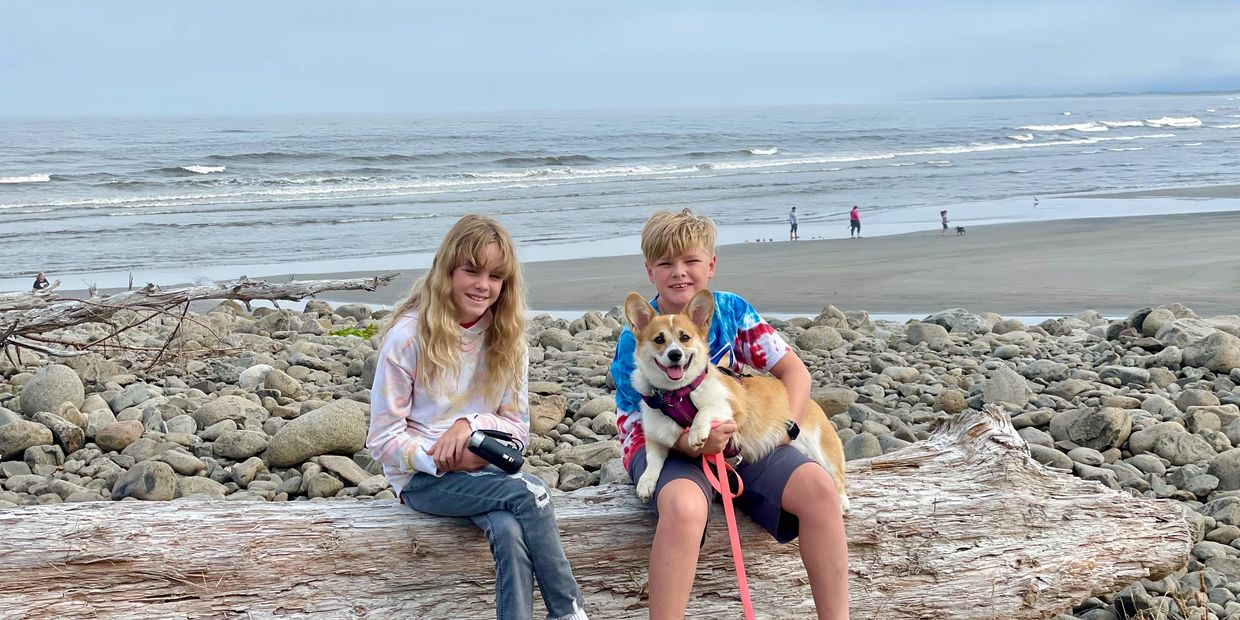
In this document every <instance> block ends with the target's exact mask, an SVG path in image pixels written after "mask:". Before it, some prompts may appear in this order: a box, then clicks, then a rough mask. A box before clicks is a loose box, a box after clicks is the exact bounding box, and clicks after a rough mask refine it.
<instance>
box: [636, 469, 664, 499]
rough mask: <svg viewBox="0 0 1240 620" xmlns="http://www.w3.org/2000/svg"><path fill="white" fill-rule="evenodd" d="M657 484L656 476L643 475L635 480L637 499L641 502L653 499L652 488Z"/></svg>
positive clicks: (657, 478)
mask: <svg viewBox="0 0 1240 620" xmlns="http://www.w3.org/2000/svg"><path fill="white" fill-rule="evenodd" d="M658 483H659V477H658V476H649V475H643V476H642V477H641V478H639V479H638V480H637V498H638V499H640V500H642V501H643V502H648V501H650V498H651V497H654V488H655V486H656V485H657V484H658Z"/></svg>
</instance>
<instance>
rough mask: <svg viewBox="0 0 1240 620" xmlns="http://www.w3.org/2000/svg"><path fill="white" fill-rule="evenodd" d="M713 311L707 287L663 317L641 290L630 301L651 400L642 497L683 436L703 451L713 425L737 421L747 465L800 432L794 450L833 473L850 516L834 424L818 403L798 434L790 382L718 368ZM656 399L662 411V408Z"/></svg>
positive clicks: (645, 421)
mask: <svg viewBox="0 0 1240 620" xmlns="http://www.w3.org/2000/svg"><path fill="white" fill-rule="evenodd" d="M714 313H715V296H714V295H713V294H712V293H711V292H710V291H708V290H701V291H698V292H697V294H695V295H694V296H693V298H692V299H691V300H690V301H689V303H688V305H686V306H685V309H684V312H682V313H680V314H663V315H660V314H658V312H657V311H656V310H655V309H654V307H653V306H651V305H650V303H649V302H647V301H646V299H645V298H644V297H642V296H641V294H640V293H630V294H629V296H628V297H627V298H626V299H625V300H624V314H625V318H626V319H628V322H629V329H630V330H632V332H633V336H634V337H635V338H636V340H637V346H636V348H635V350H634V357H635V358H636V359H635V360H634V361H635V368H634V370H633V376H632V384H633V387H634V389H636V390H637V392H638V393H639V394H641V395H642V396H643V397H644V398H643V401H642V403H641V412H642V427H643V431H644V432H645V435H646V471H645V472H644V473H643V474H642V476H641V479H640V480H638V481H637V496H638V497H639V498H641V499H642V500H643V501H649V500H650V498H651V496H652V495H653V494H654V490H655V484H656V483H657V482H658V481H659V473H660V472H662V471H663V464H664V462H665V461H666V460H667V455H668V452H669V451H670V450H671V449H672V447H673V446H675V445H676V440H677V439H678V438H679V437H680V436H681V435H682V434H684V433H686V432H687V433H688V440H689V445H690V446H691V447H692V448H693V449H694V450H699V449H701V448H702V446H703V445H705V443H706V439H707V437H708V436H709V435H710V430H711V428H712V425H714V424H715V423H717V422H724V421H730V420H734V421H735V422H736V425H737V431H736V434H734V435H733V436H732V442H733V443H734V444H735V447H736V449H738V450H739V454H740V456H741V458H742V459H743V460H744V461H745V462H751V461H757V460H760V459H762V458H763V457H765V456H766V455H768V454H770V453H771V452H772V451H773V450H775V448H777V447H779V446H780V445H781V444H782V443H783V442H784V440H785V439H786V438H787V437H789V436H790V435H793V434H796V438H795V439H793V441H792V446H793V447H794V448H796V449H797V450H799V451H800V452H801V453H802V454H804V455H805V456H807V457H809V458H810V459H811V460H813V461H814V462H816V463H818V464H819V465H822V467H823V468H824V469H826V470H827V473H829V474H831V478H832V479H834V480H835V489H836V491H837V492H838V493H839V497H840V508H841V509H842V510H843V512H844V513H847V512H848V506H849V504H848V496H847V495H846V494H845V486H844V447H843V445H842V444H841V443H840V438H839V436H838V435H836V433H835V425H833V424H832V423H831V421H830V420H828V419H827V416H826V414H825V413H823V411H822V408H821V407H819V406H818V403H815V402H814V401H812V400H811V401H810V402H809V408H808V410H807V411H806V414H805V418H804V419H803V420H801V421H800V423H799V424H798V425H797V426H799V430H800V432H799V434H797V433H795V431H794V430H793V428H794V427H792V426H791V425H790V424H789V423H790V422H792V421H794V418H793V415H792V412H791V410H790V404H789V402H788V392H787V390H786V389H785V388H784V384H783V383H781V382H780V381H779V380H778V379H776V378H774V377H769V376H754V377H748V376H747V377H742V378H739V379H738V378H736V377H734V376H733V375H732V374H730V371H725V370H724V369H722V368H719V367H717V366H714V365H713V364H711V363H710V344H709V342H710V340H709V339H710V321H711V317H713V316H714ZM685 401H688V403H689V404H686V402H685ZM652 402H653V403H656V404H659V405H662V406H661V407H659V408H656V407H655V406H652V404H651V403H652ZM668 407H672V408H674V409H675V410H671V409H668ZM685 407H688V413H686V412H685ZM694 410H696V414H694V413H693V411H694ZM665 412H666V413H665ZM673 416H675V417H676V418H679V419H680V421H679V422H678V421H677V420H676V419H674V418H673ZM690 417H691V418H692V420H691V422H690V421H689V420H688V418H690ZM682 424H683V425H682ZM725 454H727V452H726V451H725Z"/></svg>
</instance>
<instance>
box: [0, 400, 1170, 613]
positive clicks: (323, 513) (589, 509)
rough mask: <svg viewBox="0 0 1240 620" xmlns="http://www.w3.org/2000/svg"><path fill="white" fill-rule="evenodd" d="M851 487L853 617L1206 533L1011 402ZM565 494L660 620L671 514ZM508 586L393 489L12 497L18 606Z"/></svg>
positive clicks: (1127, 571) (586, 540) (289, 601)
mask: <svg viewBox="0 0 1240 620" xmlns="http://www.w3.org/2000/svg"><path fill="white" fill-rule="evenodd" d="M849 483H850V489H849V495H850V497H851V499H852V506H853V509H852V513H851V514H850V515H849V516H848V518H847V520H846V523H847V528H848V543H849V550H850V571H851V573H852V579H851V590H850V597H851V605H852V617H853V618H883V619H890V618H925V619H929V618H956V619H963V620H969V619H978V620H982V619H987V620H989V619H991V618H1005V619H1011V618H1044V617H1048V616H1050V615H1053V614H1055V613H1059V612H1063V611H1066V610H1068V609H1070V608H1071V607H1072V606H1073V605H1074V604H1076V603H1077V602H1079V601H1081V600H1082V599H1084V598H1085V597H1088V596H1090V595H1097V594H1103V593H1109V592H1114V591H1115V590H1117V589H1119V588H1121V587H1123V586H1124V585H1126V584H1128V583H1130V582H1132V581H1134V580H1136V579H1138V578H1142V577H1149V578H1153V579H1157V578H1161V577H1162V576H1164V575H1165V574H1167V573H1169V572H1171V571H1174V570H1175V569H1177V568H1180V567H1181V566H1183V565H1184V563H1185V562H1186V561H1187V558H1188V554H1189V552H1190V549H1191V546H1192V535H1191V533H1190V530H1189V526H1188V523H1187V522H1186V521H1185V519H1184V517H1183V515H1182V512H1181V509H1180V508H1179V507H1178V506H1177V505H1176V504H1173V503H1171V502H1167V501H1149V500H1144V499H1139V498H1133V497H1131V496H1129V495H1127V494H1125V493H1119V492H1116V491H1113V490H1110V489H1107V488H1105V487H1103V486H1102V485H1100V484H1098V483H1094V482H1087V481H1084V480H1080V479H1078V478H1075V477H1073V476H1070V475H1066V474H1064V473H1060V472H1056V471H1053V470H1050V469H1047V468H1045V467H1043V466H1041V465H1039V464H1037V463H1035V462H1033V461H1031V460H1030V459H1029V455H1028V451H1027V448H1026V447H1025V443H1024V441H1023V440H1021V438H1020V437H1019V436H1018V435H1017V434H1016V433H1015V431H1014V429H1013V428H1012V426H1011V424H1010V422H1009V421H1008V420H1007V418H1006V416H1005V415H1004V414H1002V413H1001V412H998V411H997V410H989V411H986V412H978V411H970V412H966V413H964V414H961V415H960V416H958V417H957V418H955V419H954V420H952V421H951V422H950V423H948V424H945V425H944V426H942V427H941V428H940V429H939V430H937V431H936V432H935V433H934V434H933V435H932V436H931V437H930V438H929V439H927V440H926V441H923V442H919V443H917V444H914V445H912V446H910V447H908V448H906V449H904V450H901V451H899V452H895V453H892V454H888V455H885V456H882V457H879V458H875V459H870V460H866V461H856V462H853V463H850V469H849ZM554 504H555V507H556V513H557V516H558V521H559V525H560V530H561V533H562V536H563V540H564V545H565V548H566V549H567V550H568V554H569V558H570V560H571V561H572V563H573V568H574V572H575V574H576V575H577V577H578V580H579V582H580V583H581V586H582V589H583V590H584V591H585V593H586V601H587V604H588V610H589V612H590V616H591V618H634V617H644V616H645V601H644V592H645V586H646V570H645V569H646V563H647V561H648V559H649V551H650V550H649V547H650V541H651V538H652V535H653V527H654V519H653V517H652V514H651V512H650V510H649V509H648V508H647V507H645V506H643V505H641V504H640V503H639V502H638V500H637V499H636V498H635V497H634V495H633V492H632V487H630V486H610V487H593V488H587V489H582V490H580V491H577V492H574V493H569V494H563V493H556V495H555V497H554ZM716 511H717V512H719V509H718V507H716ZM742 521H744V523H743V525H742V538H743V540H744V545H745V558H746V560H747V567H748V574H749V582H750V588H751V590H752V593H753V599H754V606H755V608H756V609H757V611H758V616H759V617H761V618H806V617H813V602H812V599H811V596H810V591H809V586H808V583H807V581H806V577H805V571H804V568H803V567H802V565H801V562H800V558H799V555H798V553H797V546H796V544H795V543H794V544H791V545H782V546H781V545H777V544H775V543H774V542H773V541H771V540H770V539H769V537H767V536H766V535H765V534H764V533H762V532H760V531H759V530H758V529H757V528H756V527H755V526H753V525H752V524H751V523H749V522H748V520H747V519H742ZM723 527H724V525H723V518H722V515H721V514H716V515H715V517H714V518H713V519H712V523H711V535H710V536H709V540H708V542H707V544H706V547H705V548H704V549H703V550H702V558H701V562H700V565H699V568H698V575H697V581H696V584H695V586H694V591H693V596H692V598H691V601H690V604H689V616H690V617H693V618H736V617H740V615H741V612H740V603H739V596H738V594H737V592H736V582H735V577H734V575H733V572H732V563H731V557H730V552H729V549H728V543H727V537H726V533H725V532H724V531H723ZM492 597H493V564H492V561H491V558H490V553H489V550H488V548H487V544H486V542H485V540H484V538H483V536H482V534H481V533H480V532H478V531H477V530H475V529H474V528H473V526H472V525H470V524H469V522H468V521H467V520H464V519H444V518H436V517H429V516H424V515H420V514H417V513H414V512H412V511H411V510H409V509H408V508H405V507H403V506H400V505H399V504H397V503H396V502H393V501H387V502H378V501H376V502H325V501H316V502H294V503H281V504H276V503H249V502H246V503H240V502H228V501H218V500H200V501H195V500H178V501H175V502H150V503H148V502H98V503H86V504H64V505H48V506H32V507H22V508H15V509H10V510H0V618H4V619H9V618H72V617H100V618H102V617H107V618H161V619H162V618H234V617H235V618H242V617H244V618H271V617H277V616H280V617H304V618H309V617H314V618H397V617H403V618H488V617H493V614H494V606H493V602H492ZM536 613H541V603H539V604H538V605H537V607H536Z"/></svg>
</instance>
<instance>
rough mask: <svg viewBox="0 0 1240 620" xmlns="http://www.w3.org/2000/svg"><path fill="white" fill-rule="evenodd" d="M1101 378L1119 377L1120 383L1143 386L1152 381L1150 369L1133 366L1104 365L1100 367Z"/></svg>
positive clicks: (1099, 374)
mask: <svg viewBox="0 0 1240 620" xmlns="http://www.w3.org/2000/svg"><path fill="white" fill-rule="evenodd" d="M1098 378H1099V379H1103V380H1106V379H1117V380H1119V382H1120V385H1127V384H1131V385H1136V386H1142V385H1145V384H1146V383H1149V381H1150V371H1148V370H1146V369H1144V368H1136V367H1133V366H1103V367H1102V368H1099V369H1098Z"/></svg>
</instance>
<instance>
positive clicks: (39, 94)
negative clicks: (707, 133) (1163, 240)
mask: <svg viewBox="0 0 1240 620" xmlns="http://www.w3.org/2000/svg"><path fill="white" fill-rule="evenodd" d="M1237 24H1240V3H1233V2H1222V1H1220V2H1192V1H1189V2H1177V3H1172V2H1161V3H1153V2H1120V1H1100V2H1081V1H1079V0H1072V1H1051V2H1005V1H995V0H987V1H976V2H975V1H952V2H947V1H943V2H921V1H918V2H914V1H907V2H870V3H859V2H847V3H845V2H825V1H820V2H812V1H809V0H806V1H801V2H792V1H782V0H744V1H731V0H707V1H698V2H687V1H685V2H682V1H676V0H624V1H616V0H564V1H549V0H494V1H477V2H475V1H470V0H455V1H444V2H433V3H432V2H425V1H416V2H415V1H401V2H395V1H380V0H370V1H356V0H350V1H344V0H341V1H331V2H328V1H322V0H295V1H294V0H240V1H238V0H184V1H181V0H177V1H171V0H152V1H147V2H138V1H131V0H107V1H100V0H86V1H64V2H59V1H55V0H31V1H27V0H0V115H13V114H22V115H25V114H182V113H216V112H227V113H250V112H260V113H261V112H274V113H285V112H391V111H423V110H462V109H466V110H494V109H501V110H508V109H529V108H627V107H652V106H698V105H755V104H803V103H804V104H812V103H835V102H865V101H880V100H891V99H925V98H936V97H960V96H977V95H981V96H992V95H1007V94H1029V95H1044V94H1059V93H1080V92H1106V91H1144V90H1164V89H1166V90H1233V89H1240V43H1237V42H1238V41H1240V36H1238V35H1237V34H1236V25H1237Z"/></svg>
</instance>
